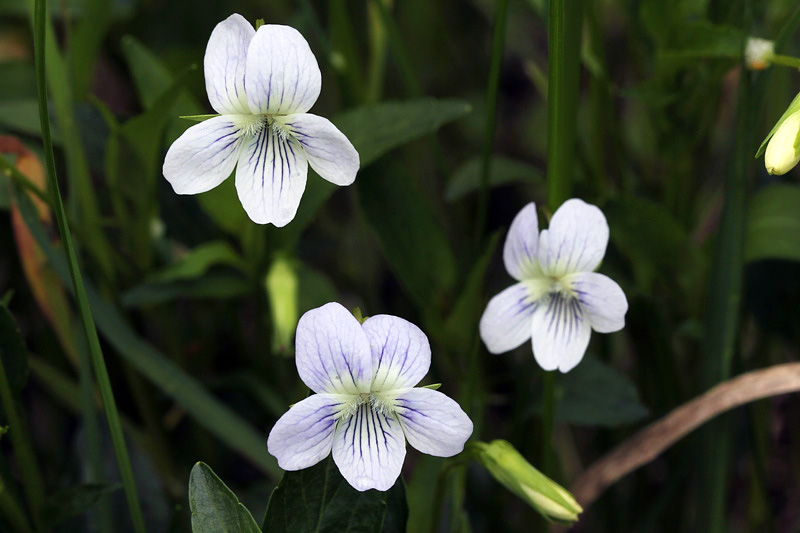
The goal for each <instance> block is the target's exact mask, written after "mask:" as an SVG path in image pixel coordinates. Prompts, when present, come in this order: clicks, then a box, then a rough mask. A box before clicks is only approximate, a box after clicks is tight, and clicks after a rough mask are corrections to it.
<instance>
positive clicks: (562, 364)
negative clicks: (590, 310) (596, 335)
mask: <svg viewBox="0 0 800 533" xmlns="http://www.w3.org/2000/svg"><path fill="white" fill-rule="evenodd" d="M591 333H592V328H591V326H590V325H589V321H588V320H586V317H585V316H584V312H583V309H582V308H581V304H580V303H579V302H578V300H577V299H576V298H572V297H569V296H563V295H561V294H552V295H550V297H549V298H548V301H547V304H546V305H541V306H539V309H537V311H536V312H535V313H534V314H533V320H532V321H531V336H532V338H533V357H534V358H535V359H536V362H537V363H539V366H541V367H542V368H543V369H545V370H555V369H556V368H558V369H559V370H561V371H562V372H569V371H570V370H572V369H573V368H574V367H575V366H576V365H577V364H578V363H580V362H581V359H583V354H584V353H586V347H587V346H588V345H589V337H590V336H591Z"/></svg>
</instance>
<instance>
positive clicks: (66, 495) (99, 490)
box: [43, 483, 122, 527]
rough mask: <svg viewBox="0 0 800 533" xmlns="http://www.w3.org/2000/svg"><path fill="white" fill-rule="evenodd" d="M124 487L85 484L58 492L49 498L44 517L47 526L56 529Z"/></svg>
mask: <svg viewBox="0 0 800 533" xmlns="http://www.w3.org/2000/svg"><path fill="white" fill-rule="evenodd" d="M121 487H122V485H120V484H118V483H115V484H100V483H98V484H89V483H87V484H84V485H75V486H73V487H67V488H65V489H61V490H58V491H56V492H54V493H53V494H51V495H50V496H48V497H47V500H45V504H44V513H43V514H44V516H45V517H46V521H47V526H48V527H55V526H57V525H59V524H61V523H62V522H64V521H66V520H67V519H69V518H72V517H73V516H77V515H79V514H81V513H83V512H84V511H86V510H88V509H89V508H91V507H92V505H94V504H95V503H97V502H98V500H100V499H101V498H103V497H105V496H108V495H109V494H111V493H112V492H115V491H117V490H119V489H120V488H121Z"/></svg>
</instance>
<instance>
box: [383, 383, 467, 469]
mask: <svg viewBox="0 0 800 533" xmlns="http://www.w3.org/2000/svg"><path fill="white" fill-rule="evenodd" d="M395 413H396V414H397V418H398V420H400V424H401V425H402V426H403V432H404V433H405V436H406V439H408V443H409V444H410V445H411V446H413V447H414V448H416V449H417V450H419V451H421V452H422V453H427V454H429V455H435V456H437V457H452V456H453V455H456V454H457V453H461V451H462V450H463V449H464V443H465V442H467V439H469V437H470V435H472V429H473V427H472V420H470V419H469V417H468V416H467V413H465V412H464V411H463V410H462V409H461V406H459V405H458V403H456V402H455V401H454V400H452V399H451V398H449V397H448V396H446V395H444V394H442V393H441V392H439V391H435V390H430V389H424V388H414V389H408V390H405V391H403V392H402V393H399V394H398V396H397V399H396V400H395Z"/></svg>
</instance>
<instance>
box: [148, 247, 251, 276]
mask: <svg viewBox="0 0 800 533" xmlns="http://www.w3.org/2000/svg"><path fill="white" fill-rule="evenodd" d="M216 265H229V266H233V267H236V268H238V269H239V270H242V271H247V270H248V266H247V263H245V261H244V259H242V257H241V256H240V255H239V254H238V253H237V252H236V250H234V249H233V247H232V246H231V245H230V244H228V243H227V242H225V241H212V242H206V243H203V244H201V245H199V246H197V247H196V248H193V249H191V250H189V251H188V252H187V253H186V254H185V255H184V256H182V257H181V258H179V259H178V260H177V261H176V262H174V263H173V264H171V265H169V266H168V267H166V268H164V269H163V270H160V271H159V272H156V273H155V274H153V275H152V276H150V277H149V278H148V281H151V282H156V281H158V282H167V281H175V280H185V279H196V278H199V277H201V276H203V275H205V274H206V273H207V272H208V271H209V269H211V267H213V266H216Z"/></svg>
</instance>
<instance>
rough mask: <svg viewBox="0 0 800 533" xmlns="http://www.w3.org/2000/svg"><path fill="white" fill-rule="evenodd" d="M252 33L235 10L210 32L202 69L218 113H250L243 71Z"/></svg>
mask: <svg viewBox="0 0 800 533" xmlns="http://www.w3.org/2000/svg"><path fill="white" fill-rule="evenodd" d="M255 34H256V30H254V29H253V26H252V25H251V24H250V23H249V22H247V20H246V19H245V18H244V17H243V16H241V15H239V14H237V13H234V14H233V15H231V16H230V17H228V18H226V19H225V20H223V21H222V22H220V23H219V24H217V25H216V27H215V28H214V31H212V32H211V37H209V39H208V45H207V46H206V55H205V57H204V58H203V71H204V73H205V78H206V92H208V100H209V102H211V107H213V108H214V111H216V112H217V113H221V114H223V115H226V114H232V113H241V114H249V113H250V107H248V105H247V96H246V94H245V86H244V85H245V83H244V80H245V75H244V74H245V66H246V64H247V48H248V47H249V46H250V41H251V40H252V39H253V36H254V35H255Z"/></svg>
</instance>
